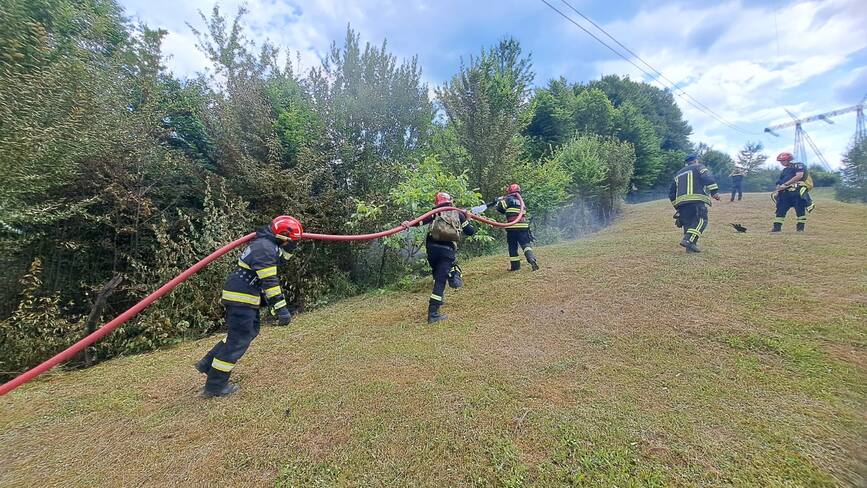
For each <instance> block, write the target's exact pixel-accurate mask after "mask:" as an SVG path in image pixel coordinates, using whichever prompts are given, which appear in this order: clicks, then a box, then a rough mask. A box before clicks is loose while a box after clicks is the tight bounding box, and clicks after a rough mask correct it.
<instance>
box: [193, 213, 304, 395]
mask: <svg viewBox="0 0 867 488" xmlns="http://www.w3.org/2000/svg"><path fill="white" fill-rule="evenodd" d="M303 232H304V229H303V228H302V226H301V222H299V221H298V220H296V219H295V218H293V217H289V216H286V215H282V216H280V217H277V218H275V219H274V220H273V221H272V222H271V225H268V226H265V227H262V228H260V229H258V230H257V231H256V237H255V238H254V239H253V241H252V242H250V244H249V245H248V246H247V248H246V249H244V252H243V253H241V257H240V259H238V263H237V265H236V266H235V270H234V271H232V273H231V274H229V276H228V278H226V283H225V284H224V285H223V295H222V303H223V305H224V306H225V307H226V326H227V328H228V334H227V335H226V337H225V338H224V339H223V340H222V341H220V342H218V343H217V344H216V345H215V346H214V347H213V348H211V350H210V351H208V353H207V354H205V356H204V357H203V358H202V359H201V360H200V361H199V362H198V363H197V364H196V369H198V370H199V371H200V372H201V373H203V374H207V375H208V379H207V380H206V381H205V388H204V391H203V392H202V395H203V396H205V397H221V396H227V395H231V394H232V393H235V392H236V391H238V386H237V385H233V384H230V383H229V375H230V374H231V373H232V370H233V369H234V368H235V363H237V362H238V360H239V359H241V356H243V355H244V353H245V352H246V351H247V348H248V347H250V343H251V342H253V339H255V338H256V336H257V335H259V306H260V305H261V304H262V303H263V300H264V303H267V304H268V305H269V306H270V307H271V309H272V311H273V312H274V313H275V314H276V315H277V318H278V320H279V323H280V325H287V324H289V322H290V321H291V320H292V315H291V314H290V313H289V309H288V308H287V306H286V299H285V297H284V296H283V290H281V289H280V280H279V279H278V278H277V264H278V263H280V262H282V261H283V260H285V259H286V258H288V257H289V255H290V254H289V253H290V252H291V251H292V250H294V249H295V247H296V246H297V245H298V240H299V239H301V234H302V233H303Z"/></svg>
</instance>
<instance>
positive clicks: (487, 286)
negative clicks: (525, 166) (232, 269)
mask: <svg viewBox="0 0 867 488" xmlns="http://www.w3.org/2000/svg"><path fill="white" fill-rule="evenodd" d="M710 212H711V213H710V221H711V226H710V230H709V232H708V233H707V235H706V238H705V239H703V241H702V246H703V247H704V252H703V253H701V254H699V255H687V254H685V253H684V252H683V249H682V248H680V247H679V246H678V245H677V241H678V240H679V234H678V230H677V229H675V228H674V227H673V225H672V220H671V213H672V211H671V209H670V206H669V205H668V203H667V202H652V203H648V204H642V205H636V206H629V207H627V210H626V211H625V214H624V215H623V217H622V219H620V221H619V222H618V223H617V224H616V225H614V226H612V227H610V228H608V229H606V230H605V231H603V232H600V233H599V234H596V235H593V236H591V237H589V238H586V239H583V240H579V241H574V242H567V243H563V244H559V245H554V246H546V247H539V248H537V250H538V255H539V259H540V261H541V262H542V270H541V271H538V272H536V273H532V272H530V271H529V270H525V271H521V272H520V273H507V272H506V271H505V268H506V266H507V259H506V258H505V257H504V256H495V257H487V258H482V259H476V260H473V261H469V262H465V263H462V264H463V269H464V272H465V281H466V285H465V286H464V288H462V289H460V290H457V291H455V290H448V291H447V296H446V300H447V303H446V306H445V307H444V310H445V311H446V312H447V313H448V314H449V317H450V318H449V320H448V321H446V322H444V323H441V324H437V325H435V326H428V325H426V324H425V323H424V321H423V319H424V314H425V309H426V303H427V296H428V294H429V293H430V291H429V281H425V282H420V283H419V284H418V286H417V288H416V289H415V290H411V291H409V292H382V293H370V294H367V295H364V296H360V297H357V298H354V299H350V300H345V301H343V302H340V303H338V304H336V305H334V306H330V307H327V308H324V309H322V310H319V311H316V312H314V313H310V314H305V315H302V316H299V317H298V318H297V320H296V321H295V322H293V324H292V325H291V326H290V327H289V328H273V327H268V328H265V329H263V331H262V334H261V336H260V337H259V338H258V339H257V340H256V341H255V342H254V343H253V346H252V347H251V350H250V351H249V353H248V354H247V355H246V356H245V357H244V358H243V359H242V360H241V361H240V363H239V365H238V367H237V369H236V373H235V374H234V379H235V380H237V381H239V382H240V383H241V385H242V390H241V393H240V394H238V395H237V396H234V397H231V398H227V399H216V400H203V399H201V398H199V397H197V393H198V391H199V389H200V387H201V384H202V381H203V377H202V376H200V375H198V374H197V373H195V371H194V370H193V369H192V363H193V362H194V361H195V360H197V359H198V357H199V356H200V355H201V354H202V353H203V352H204V351H205V350H206V349H207V348H208V347H210V346H211V343H212V342H213V341H214V340H216V338H212V339H209V340H203V341H198V342H195V343H188V344H184V345H181V346H178V347H175V348H172V349H169V350H163V351H158V352H154V353H151V354H145V355H141V356H136V357H128V358H122V359H117V360H113V361H109V362H106V363H103V364H101V365H99V366H97V367H94V368H91V369H89V370H83V371H75V372H68V373H58V374H54V375H52V376H51V377H49V378H48V379H44V380H41V381H38V382H36V383H34V384H31V385H27V386H25V387H22V388H21V389H19V390H17V391H15V392H13V393H12V394H10V395H8V396H6V397H4V398H3V399H2V400H0V485H2V486H172V485H173V486H279V487H284V486H287V487H288V486H335V485H336V486H619V487H624V486H732V485H734V486H762V487H765V486H864V484H865V469H867V449H865V439H867V230H865V224H867V206H863V205H850V204H843V203H838V202H835V201H833V200H831V199H830V198H822V197H819V198H818V210H817V211H816V212H814V213H813V214H812V215H811V216H810V221H809V224H808V232H807V233H806V234H804V235H796V234H795V233H794V232H793V230H794V229H793V228H794V216H793V215H790V216H789V220H788V221H787V223H786V228H785V231H786V232H785V233H784V234H782V235H769V234H768V233H767V230H768V229H769V227H770V221H771V218H772V208H771V206H770V201H769V199H768V197H767V195H765V194H748V195H745V200H744V201H742V202H739V203H734V204H730V203H728V202H723V203H717V204H715V205H714V206H713V208H712V209H711V210H710ZM729 222H738V223H742V224H744V225H746V226H747V227H748V228H749V232H748V233H746V234H737V233H735V232H734V231H733V230H732V229H731V228H730V227H728V226H727V224H728V223H729ZM216 292H217V290H215V293H216Z"/></svg>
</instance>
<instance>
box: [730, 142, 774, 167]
mask: <svg viewBox="0 0 867 488" xmlns="http://www.w3.org/2000/svg"><path fill="white" fill-rule="evenodd" d="M764 148H765V146H764V145H762V143H761V142H751V141H747V143H746V144H744V148H743V149H741V150H740V151H738V156H737V165H738V166H740V167H741V168H744V170H745V172H746V174H751V173H755V172H756V171H758V170H759V169H760V168H761V167H762V166H764V165H765V161H767V159H768V155H767V154H765V153H763V152H762V151H763V150H764Z"/></svg>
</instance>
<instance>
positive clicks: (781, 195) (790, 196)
mask: <svg viewBox="0 0 867 488" xmlns="http://www.w3.org/2000/svg"><path fill="white" fill-rule="evenodd" d="M776 200H777V213H776V215H775V217H774V227H773V229H772V230H773V231H774V232H779V231H780V230H782V228H783V222H785V221H786V214H787V213H788V212H789V209H790V208H794V209H795V215H797V216H798V221H797V224H796V226H795V228H796V229H797V230H804V227H805V226H806V225H807V202H806V201H805V200H804V199H803V198H801V195H800V194H799V191H798V188H797V187H795V188H789V189H786V190H783V191H781V192H777V198H776Z"/></svg>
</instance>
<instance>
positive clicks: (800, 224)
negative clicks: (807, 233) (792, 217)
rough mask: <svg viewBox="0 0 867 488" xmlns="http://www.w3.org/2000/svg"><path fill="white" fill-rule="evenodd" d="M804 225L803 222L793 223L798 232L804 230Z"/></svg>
mask: <svg viewBox="0 0 867 488" xmlns="http://www.w3.org/2000/svg"><path fill="white" fill-rule="evenodd" d="M805 227H806V224H804V223H797V224H795V230H796V231H798V232H804V230H805Z"/></svg>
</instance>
